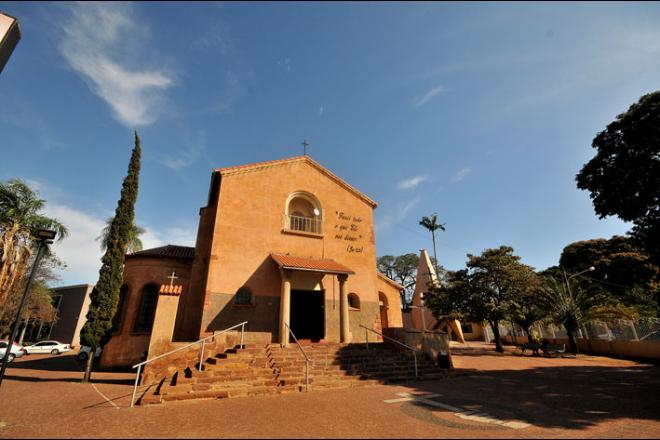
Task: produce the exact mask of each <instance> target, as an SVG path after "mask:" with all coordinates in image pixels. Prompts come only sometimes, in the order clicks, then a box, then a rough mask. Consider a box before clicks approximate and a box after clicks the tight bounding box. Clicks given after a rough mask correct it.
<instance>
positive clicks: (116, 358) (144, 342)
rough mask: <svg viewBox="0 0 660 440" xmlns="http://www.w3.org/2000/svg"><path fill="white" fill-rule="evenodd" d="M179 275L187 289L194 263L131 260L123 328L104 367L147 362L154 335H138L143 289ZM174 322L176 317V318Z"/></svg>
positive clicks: (179, 281) (105, 353) (126, 269)
mask: <svg viewBox="0 0 660 440" xmlns="http://www.w3.org/2000/svg"><path fill="white" fill-rule="evenodd" d="M172 271H174V272H176V276H178V277H179V279H177V284H180V285H182V286H184V290H185V289H186V288H187V285H188V279H189V277H190V261H187V260H179V259H173V258H146V257H133V258H127V259H126V264H125V266H124V284H126V285H127V286H128V293H127V295H128V296H127V299H126V301H125V304H124V310H121V311H118V313H122V316H123V318H122V321H121V326H120V328H119V330H118V331H117V332H115V333H114V334H113V336H112V339H110V341H109V342H108V343H107V344H106V346H105V347H104V348H103V355H102V357H101V365H103V366H106V367H114V366H126V365H133V364H135V363H138V362H140V361H142V360H144V354H145V353H146V352H147V350H148V349H149V341H150V339H151V332H149V333H136V332H135V331H134V326H135V320H136V318H137V313H138V309H139V307H140V298H141V297H142V289H143V288H144V287H145V286H146V285H148V284H155V285H157V286H160V285H161V284H167V283H168V282H169V280H168V279H167V277H168V276H169V275H170V274H171V273H172ZM172 319H174V316H173V317H172Z"/></svg>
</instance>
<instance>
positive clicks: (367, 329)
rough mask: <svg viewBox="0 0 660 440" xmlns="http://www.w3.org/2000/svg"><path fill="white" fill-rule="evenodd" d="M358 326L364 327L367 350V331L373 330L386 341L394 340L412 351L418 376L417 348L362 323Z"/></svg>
mask: <svg viewBox="0 0 660 440" xmlns="http://www.w3.org/2000/svg"><path fill="white" fill-rule="evenodd" d="M360 327H362V328H363V329H364V340H365V343H366V344H367V350H369V332H373V333H376V334H377V335H379V336H380V337H381V338H383V339H387V340H388V341H392V342H394V343H396V344H399V345H400V346H402V347H405V348H407V349H408V350H410V351H412V353H413V356H414V359H415V377H419V373H418V372H417V350H415V349H414V348H413V347H411V346H410V345H406V344H404V343H403V342H400V341H397V340H396V339H394V338H390V337H389V336H385V335H384V334H382V333H380V332H377V331H376V330H374V329H371V328H369V327H365V326H363V325H362V324H360Z"/></svg>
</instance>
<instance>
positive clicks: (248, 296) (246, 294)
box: [234, 286, 253, 306]
mask: <svg viewBox="0 0 660 440" xmlns="http://www.w3.org/2000/svg"><path fill="white" fill-rule="evenodd" d="M252 300H253V295H252V291H251V290H250V288H249V287H245V286H243V287H241V288H240V289H238V291H237V292H236V300H235V301H234V304H236V305H237V306H251V305H252Z"/></svg>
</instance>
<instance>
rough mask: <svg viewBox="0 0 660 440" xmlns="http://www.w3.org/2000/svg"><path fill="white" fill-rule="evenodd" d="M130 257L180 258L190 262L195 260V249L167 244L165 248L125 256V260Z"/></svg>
mask: <svg viewBox="0 0 660 440" xmlns="http://www.w3.org/2000/svg"><path fill="white" fill-rule="evenodd" d="M131 257H155V258H181V259H184V260H192V259H193V258H195V248H194V247H188V246H175V245H171V244H168V245H167V246H161V247H157V248H152V249H145V250H143V251H138V252H133V253H132V254H126V258H131Z"/></svg>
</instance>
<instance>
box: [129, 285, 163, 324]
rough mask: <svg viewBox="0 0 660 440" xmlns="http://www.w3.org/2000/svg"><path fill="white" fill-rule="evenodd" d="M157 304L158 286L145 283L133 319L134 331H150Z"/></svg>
mask: <svg viewBox="0 0 660 440" xmlns="http://www.w3.org/2000/svg"><path fill="white" fill-rule="evenodd" d="M157 305H158V286H157V285H155V284H147V285H146V286H144V287H143V288H142V295H141V297H140V308H139V309H138V313H137V317H136V319H135V327H134V329H133V331H134V332H135V333H151V328H152V327H153V325H154V318H155V316H156V306H157Z"/></svg>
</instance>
